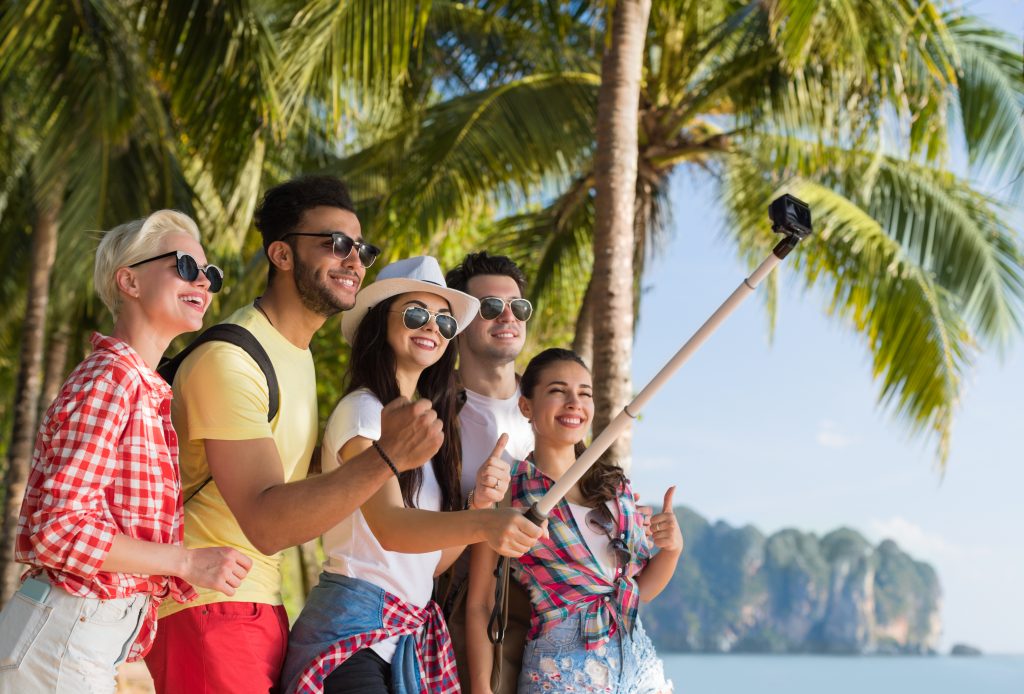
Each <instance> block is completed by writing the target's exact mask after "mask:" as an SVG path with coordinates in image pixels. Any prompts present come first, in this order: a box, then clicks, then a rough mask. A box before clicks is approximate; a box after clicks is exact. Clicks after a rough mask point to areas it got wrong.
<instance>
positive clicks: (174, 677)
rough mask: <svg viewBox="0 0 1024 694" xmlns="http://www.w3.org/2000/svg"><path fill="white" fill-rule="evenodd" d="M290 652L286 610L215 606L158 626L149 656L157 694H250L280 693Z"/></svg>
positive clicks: (186, 612) (245, 604)
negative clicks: (254, 693)
mask: <svg viewBox="0 0 1024 694" xmlns="http://www.w3.org/2000/svg"><path fill="white" fill-rule="evenodd" d="M287 648H288V614H287V613H286V612H285V609H284V607H283V606H282V605H265V604H262V603H255V602H216V603H213V604H210V605H199V606H198V607H190V608H188V609H184V610H181V611H180V612H175V613H174V614H172V615H171V616H169V617H164V618H163V619H161V620H160V621H159V622H158V625H157V632H156V641H155V642H154V643H153V648H152V650H150V652H149V653H148V654H147V655H146V666H147V667H148V668H149V672H150V674H152V675H153V683H154V685H155V686H156V691H157V694H230V693H231V692H239V694H243V693H244V694H251V693H252V692H261V693H262V692H267V691H270V690H272V689H273V690H276V689H277V680H278V677H279V676H280V674H281V666H282V665H283V664H284V656H285V652H286V651H287Z"/></svg>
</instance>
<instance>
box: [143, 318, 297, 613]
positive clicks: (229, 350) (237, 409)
mask: <svg viewBox="0 0 1024 694" xmlns="http://www.w3.org/2000/svg"><path fill="white" fill-rule="evenodd" d="M225 322H226V323H234V324H236V325H240V326H242V327H244V328H246V329H247V330H248V331H249V332H251V333H252V334H253V335H254V336H255V337H256V339H257V340H259V342H260V344H261V345H263V348H264V349H265V350H266V351H267V355H268V356H269V357H270V361H271V363H273V365H274V371H275V372H276V374H277V382H278V387H279V388H280V395H281V399H280V409H279V410H278V413H277V416H276V417H274V420H273V421H272V422H267V412H268V409H267V408H268V402H269V395H268V391H267V379H266V377H265V376H264V375H263V372H262V371H261V370H260V368H259V366H258V365H257V364H256V362H255V361H253V360H252V358H251V357H249V355H248V354H246V353H245V351H244V350H243V349H242V348H240V347H236V346H234V345H231V344H228V343H226V342H216V341H215V342H209V343H207V344H205V345H202V346H201V347H199V348H197V349H196V351H195V352H193V353H192V354H191V355H190V356H189V357H188V358H187V359H186V360H185V361H184V362H183V363H182V364H181V367H180V368H179V369H178V373H177V375H176V376H175V378H174V401H173V405H172V408H171V417H172V420H173V422H174V428H175V429H176V430H177V432H178V438H179V442H180V443H179V445H180V448H181V450H180V455H179V459H180V464H181V485H182V493H183V498H185V499H188V498H189V495H191V494H192V493H193V492H194V491H195V490H196V488H197V487H199V485H201V484H202V483H203V482H204V481H206V480H207V479H208V478H209V476H210V468H209V467H208V466H207V463H206V450H205V448H204V445H203V439H221V440H228V441H242V440H246V439H261V438H272V439H273V440H274V443H275V444H276V445H277V450H278V453H279V454H280V456H281V463H282V466H283V468H284V478H285V480H287V481H289V482H291V481H294V480H299V479H303V478H304V477H305V476H306V472H307V470H308V467H309V458H310V455H311V454H312V452H313V447H314V446H315V445H316V435H317V407H316V375H315V373H314V370H313V356H312V355H311V354H310V352H309V350H308V349H299V348H298V347H296V346H295V345H293V344H292V343H290V342H289V341H288V340H286V339H285V338H284V336H282V335H281V333H279V332H277V330H276V329H275V328H274V327H273V326H272V325H270V323H269V321H267V319H266V318H265V317H264V316H263V314H261V313H260V312H259V311H257V310H256V309H255V308H253V307H252V306H251V305H250V306H246V307H244V308H241V309H239V310H238V311H235V313H233V314H232V315H231V316H230V317H229V318H228V319H227V320H226V321H225ZM246 462H247V461H245V460H239V461H237V464H238V465H245V464H246ZM301 512H302V511H301V510H300V509H295V513H301ZM185 546H186V547H190V548H195V547H213V546H226V547H234V548H235V549H237V550H239V551H240V552H242V553H244V554H246V555H247V556H249V557H250V558H251V559H252V561H253V565H252V569H251V570H250V571H249V575H248V576H246V577H245V580H244V581H242V585H241V586H239V588H238V591H237V592H236V593H235V594H234V595H233V596H231V597H228V596H226V595H224V594H223V593H220V592H218V591H215V590H210V589H206V588H200V587H198V586H196V590H197V591H198V592H199V598H198V599H197V600H194V601H192V602H189V603H186V604H184V605H183V604H181V603H178V602H175V601H173V600H166V601H164V602H163V603H162V604H161V605H160V616H161V617H166V616H168V615H171V614H174V613H175V612H178V611H179V610H182V609H185V608H189V607H195V606H197V605H206V604H209V603H214V602H225V601H238V602H257V603H264V604H269V605H280V604H281V574H280V554H275V555H273V556H267V555H265V554H262V553H261V552H259V550H257V549H256V548H255V547H253V546H252V543H250V542H249V540H248V539H247V538H246V537H245V533H243V532H242V529H241V527H240V526H239V525H238V521H236V520H235V516H234V514H232V513H231V510H230V509H229V508H228V506H227V504H226V503H225V502H224V498H223V497H222V496H221V495H220V490H219V489H218V488H217V483H216V482H213V481H211V482H210V483H209V484H207V485H206V486H205V487H203V489H202V490H201V491H200V492H199V493H198V494H196V495H195V496H193V497H192V498H191V499H190V500H189V502H188V503H187V504H185Z"/></svg>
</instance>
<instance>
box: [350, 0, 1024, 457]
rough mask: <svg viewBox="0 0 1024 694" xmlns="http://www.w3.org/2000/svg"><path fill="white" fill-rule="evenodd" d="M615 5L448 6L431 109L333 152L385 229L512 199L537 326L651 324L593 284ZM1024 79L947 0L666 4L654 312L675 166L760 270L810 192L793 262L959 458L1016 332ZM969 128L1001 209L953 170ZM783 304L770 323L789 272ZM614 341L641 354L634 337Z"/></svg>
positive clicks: (648, 172)
mask: <svg viewBox="0 0 1024 694" xmlns="http://www.w3.org/2000/svg"><path fill="white" fill-rule="evenodd" d="M601 7H602V5H600V4H599V3H586V2H574V3H568V4H566V5H559V6H558V7H556V8H553V7H552V4H551V3H542V2H530V1H528V0H521V1H520V2H507V3H491V2H486V1H485V0H480V1H479V2H477V3H471V4H468V5H458V6H455V5H454V4H453V5H447V4H445V5H442V4H441V3H438V2H435V3H433V8H434V11H433V13H432V14H431V17H430V20H429V22H428V28H427V32H428V36H429V37H432V39H433V42H434V43H435V44H436V45H441V46H450V45H457V46H459V51H458V52H457V53H456V52H448V53H447V54H446V55H441V56H439V57H433V56H434V54H433V53H430V52H429V51H427V54H428V57H433V63H432V64H431V65H430V67H432V68H433V69H434V72H433V73H432V75H433V81H432V82H431V81H427V82H426V87H424V88H423V91H422V92H421V93H420V94H419V98H418V102H417V104H418V107H414V108H409V109H408V110H407V112H406V114H405V118H404V119H403V121H402V122H400V123H399V124H397V125H395V126H394V127H393V128H392V129H391V130H390V132H389V133H388V134H387V135H386V136H384V137H381V138H379V139H378V140H377V141H376V142H374V143H373V144H372V145H370V146H368V147H365V148H364V149H362V150H361V151H359V152H357V153H355V154H352V155H349V156H346V157H343V158H341V159H340V160H339V161H338V162H337V163H336V164H335V166H336V168H337V169H338V170H341V171H344V172H346V174H347V175H348V176H349V177H350V178H353V179H355V180H356V181H358V182H359V184H360V186H361V190H362V191H363V193H364V198H365V200H366V202H367V204H368V205H371V206H375V207H376V209H377V210H378V211H379V213H378V214H377V215H375V216H374V218H373V219H374V222H373V224H374V228H375V233H378V234H387V233H388V231H390V230H393V229H402V228H410V227H411V228H415V229H417V230H418V231H419V233H420V235H421V238H422V239H424V240H429V239H435V238H437V237H438V236H440V235H443V233H444V230H445V229H446V228H448V227H450V226H451V225H453V224H458V223H460V220H467V219H471V218H474V217H476V216H479V215H480V213H481V210H487V209H500V210H503V211H506V212H508V214H506V215H505V216H504V217H503V218H502V219H501V220H500V221H499V222H498V224H497V229H496V232H495V234H494V235H493V236H492V237H491V239H490V244H491V247H492V249H494V250H506V251H507V252H509V253H510V254H512V255H513V256H514V257H516V258H518V259H519V260H521V261H523V262H524V263H526V264H527V265H528V266H529V267H530V268H531V269H532V280H533V283H532V290H531V291H532V295H533V298H534V299H535V303H536V304H537V305H538V316H539V320H538V321H537V326H538V327H540V328H541V329H544V328H545V323H546V322H547V321H550V323H551V327H553V328H554V330H555V332H556V334H564V331H565V329H566V323H572V322H575V323H576V325H577V326H578V327H579V329H580V330H579V333H578V334H577V339H578V341H579V342H581V343H587V342H589V339H590V336H589V335H587V334H586V330H587V326H593V325H594V324H595V323H607V322H609V321H612V320H621V321H623V323H630V324H631V322H632V318H631V316H630V315H629V312H627V311H621V310H618V309H613V308H611V307H610V306H609V304H608V295H607V294H608V293H607V291H604V290H602V291H597V286H598V282H603V281H605V278H606V277H605V276H606V274H607V273H605V272H604V271H603V270H602V271H601V272H594V273H591V268H596V267H597V266H598V259H595V258H594V256H593V253H594V249H595V245H594V244H595V219H596V207H595V205H596V201H595V198H596V188H595V185H596V181H597V175H598V174H597V166H598V162H597V159H596V156H595V151H596V150H595V139H594V132H595V130H597V129H598V128H599V127H600V124H599V123H598V121H597V117H598V108H597V103H598V95H599V92H600V85H601V77H600V72H599V66H600V64H601V59H602V56H603V55H604V52H605V46H606V45H608V42H609V40H610V39H609V37H610V36H611V33H610V32H612V31H613V27H614V22H611V23H608V22H607V21H606V18H605V15H604V14H602V13H601V11H600V10H601ZM481 16H486V17H487V20H486V21H484V20H482V19H479V17H481ZM428 62H429V61H428ZM1021 73H1022V70H1021V58H1020V56H1019V54H1018V53H1017V51H1016V49H1015V47H1014V45H1013V42H1012V40H1011V39H1010V38H1009V37H1008V36H1007V35H1006V34H1004V33H1002V32H1000V31H999V30H996V29H993V28H988V27H984V26H981V25H980V24H979V23H978V22H977V21H975V20H973V19H971V18H969V17H963V16H960V15H959V14H958V13H957V12H956V11H954V10H947V11H940V10H939V9H937V8H936V7H935V6H933V5H932V4H931V3H930V2H927V0H887V1H886V2H882V3H878V2H860V1H858V0H852V1H851V2H845V3H837V4H820V3H817V2H811V1H808V0H786V1H782V0H780V1H777V2H767V3H764V2H756V3H751V2H738V1H733V0H718V1H716V2H711V3H709V2H699V1H697V0H671V1H670V0H665V1H663V2H659V3H656V4H655V6H654V7H653V9H652V12H651V16H650V23H649V26H648V29H647V33H646V50H645V53H644V71H643V79H642V81H641V89H640V99H639V108H638V114H637V137H638V144H639V156H638V160H637V163H636V165H637V172H638V176H637V183H636V190H635V194H636V203H635V207H634V210H633V212H634V235H633V236H634V245H633V256H634V260H635V266H634V273H635V274H634V277H633V280H634V292H633V297H632V298H633V301H634V303H635V302H636V292H635V287H636V286H637V285H636V282H637V280H638V279H639V277H640V276H641V273H642V271H643V266H644V264H645V262H646V261H647V260H648V259H649V258H650V255H651V253H653V252H655V251H656V250H657V248H658V247H659V245H660V244H661V243H662V241H663V239H664V228H665V227H664V222H665V219H666V217H667V214H668V213H669V212H670V209H671V208H670V206H669V205H668V204H667V203H668V201H667V197H666V196H667V192H666V191H667V185H668V180H669V178H670V176H672V175H673V174H677V173H681V172H685V171H688V172H691V173H692V174H693V175H698V176H706V175H710V177H711V178H712V180H713V182H714V183H715V184H716V186H717V188H718V190H719V192H720V196H721V200H722V204H723V207H724V208H725V210H726V212H727V214H728V218H729V220H730V227H729V228H730V231H729V232H728V234H729V236H730V237H731V238H732V239H733V241H734V243H735V244H736V248H737V251H738V252H739V254H740V255H741V257H743V258H745V259H747V260H748V261H750V262H751V263H753V262H755V261H757V260H760V259H761V258H762V257H763V256H764V255H765V254H766V253H767V251H768V249H769V248H770V245H771V244H772V239H771V233H770V232H769V231H767V230H766V229H764V224H763V222H762V221H761V220H762V219H763V218H764V209H765V205H766V204H767V202H768V201H769V200H770V199H771V198H772V197H773V196H774V195H776V194H778V193H780V192H784V191H789V192H793V193H795V194H797V195H798V196H802V197H804V198H806V199H808V201H809V202H811V203H813V205H814V209H815V214H816V217H817V219H818V229H819V234H818V235H817V236H816V237H815V238H814V239H813V240H811V241H810V242H809V243H806V244H805V248H803V249H802V250H801V253H800V254H799V259H798V261H797V262H796V263H795V264H796V265H797V266H798V269H799V270H800V271H801V274H802V277H803V280H804V281H805V282H806V283H807V284H808V285H810V284H821V283H825V284H826V286H829V287H831V289H832V292H833V301H832V302H831V304H830V306H828V307H827V313H828V314H829V315H831V316H833V317H836V318H839V319H841V320H843V321H844V323H845V324H847V325H848V326H850V327H852V328H853V329H854V330H856V331H858V332H859V333H861V334H862V335H863V336H864V339H865V340H866V345H867V347H868V349H869V351H870V353H871V355H872V359H873V362H874V373H875V375H876V377H877V378H878V379H879V381H880V384H881V390H880V399H881V400H882V402H883V403H885V404H886V405H888V406H889V407H890V408H891V411H892V412H893V413H894V414H895V415H896V416H897V417H899V418H900V419H902V420H903V421H904V422H905V423H907V424H908V425H909V426H910V427H911V428H912V429H914V430H924V431H928V432H931V433H932V434H933V435H934V437H935V440H936V443H937V457H938V459H939V460H940V461H944V460H945V458H946V454H947V452H948V446H949V435H950V431H951V427H952V414H953V412H954V410H955V406H956V403H957V400H958V397H959V394H960V388H961V379H962V375H963V373H964V371H965V369H967V368H968V367H969V365H970V361H971V357H972V354H973V352H974V351H975V350H976V349H977V345H979V344H980V343H981V341H984V342H987V343H989V344H994V345H997V346H999V345H1005V344H1007V341H1008V340H1009V339H1010V338H1011V337H1013V336H1014V335H1016V334H1017V333H1018V331H1019V328H1020V321H1021V300H1022V298H1024V272H1022V267H1021V266H1022V262H1021V253H1020V247H1019V237H1018V236H1017V235H1016V233H1015V232H1014V231H1013V230H1012V229H1010V228H1009V227H1008V226H1007V224H1006V223H1005V222H1004V221H1002V219H1001V215H1000V212H1001V206H1002V205H1004V204H1009V203H1010V202H1011V201H1015V197H1014V196H1015V195H1016V194H1018V193H1019V192H1020V189H1021V186H1022V185H1024V183H1022V180H1024V179H1022V178H1021V177H1019V173H1020V172H1021V171H1022V169H1024V127H1022V124H1021V122H1020V119H1019V113H1020V109H1021V107H1022V105H1024V79H1022V75H1021ZM959 139H962V140H963V141H964V143H965V146H966V150H967V152H968V157H969V160H970V162H971V167H972V168H971V171H972V175H973V176H974V177H975V178H976V179H979V177H980V178H982V179H984V180H985V182H986V184H987V185H989V186H990V187H995V188H999V187H1000V186H1001V187H1002V188H1001V190H1002V191H1003V195H1004V199H1003V200H997V199H994V198H992V197H990V196H986V195H983V194H981V193H979V192H978V191H977V190H975V188H974V187H973V186H972V184H971V183H969V182H968V181H967V180H964V179H962V178H959V177H957V176H954V175H952V174H950V173H948V172H946V171H944V167H945V166H946V164H947V162H948V160H949V157H950V151H951V147H952V145H951V144H950V143H951V142H955V141H957V140H959ZM620 255H621V254H620ZM767 294H768V297H769V302H768V306H769V313H770V315H774V301H775V295H776V291H775V284H774V282H771V283H769V286H768V292H767ZM584 297H586V301H584ZM579 307H582V310H581V312H580V313H579V314H578V313H577V310H579ZM559 316H561V320H559ZM597 316H599V317H600V319H599V320H595V318H596V317H597ZM566 317H568V320H566ZM577 318H578V319H579V320H577ZM606 327H607V326H606ZM599 342H600V343H601V344H602V345H606V344H609V343H606V342H604V341H599ZM609 349H611V350H613V353H614V355H615V357H614V359H612V361H614V362H615V363H618V364H628V363H629V361H630V352H629V343H628V340H626V341H623V340H618V341H615V342H614V343H610V345H609ZM607 360H608V357H602V358H601V359H600V360H595V361H600V362H601V363H603V362H605V361H607ZM603 368H604V367H603V366H599V367H598V368H597V369H596V370H595V382H596V383H597V386H598V393H597V395H598V399H599V400H604V401H605V402H606V403H610V405H608V404H606V405H605V406H604V408H603V409H604V411H605V412H612V411H614V409H615V407H616V406H621V404H622V397H623V396H622V393H621V392H616V393H615V394H614V395H613V394H612V393H609V392H607V391H606V390H605V387H606V385H608V383H609V381H608V377H607V374H605V373H603V372H602V369H603ZM616 383H617V385H621V381H617V382H616ZM627 394H628V393H627Z"/></svg>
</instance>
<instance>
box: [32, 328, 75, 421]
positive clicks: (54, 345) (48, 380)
mask: <svg viewBox="0 0 1024 694" xmlns="http://www.w3.org/2000/svg"><path fill="white" fill-rule="evenodd" d="M70 343H71V328H70V327H69V326H68V324H67V323H66V322H63V321H61V322H60V324H59V325H57V326H56V327H55V328H54V329H53V330H52V332H51V334H50V348H49V349H48V350H47V351H46V367H45V369H44V370H43V391H42V393H41V394H40V397H39V407H38V408H37V411H38V413H39V414H40V415H42V414H43V413H44V412H46V409H47V408H48V407H49V406H50V403H51V402H53V401H54V398H56V397H57V392H58V391H59V390H60V387H61V385H63V383H64V367H65V366H66V365H67V363H68V347H69V345H70Z"/></svg>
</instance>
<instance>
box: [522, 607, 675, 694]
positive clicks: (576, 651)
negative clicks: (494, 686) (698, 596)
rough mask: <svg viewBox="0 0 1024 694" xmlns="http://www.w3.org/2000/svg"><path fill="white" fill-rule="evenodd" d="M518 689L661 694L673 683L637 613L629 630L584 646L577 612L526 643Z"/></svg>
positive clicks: (527, 693) (529, 691) (524, 692)
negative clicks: (589, 647)
mask: <svg viewBox="0 0 1024 694" xmlns="http://www.w3.org/2000/svg"><path fill="white" fill-rule="evenodd" d="M518 689H519V694H533V692H605V693H607V694H665V693H667V692H671V691H672V683H671V682H670V681H669V680H667V679H665V668H664V666H663V664H662V662H661V659H660V658H658V654H657V653H655V651H654V644H653V643H651V639H650V637H648V636H647V632H646V631H644V627H643V624H641V623H640V618H639V617H638V618H637V621H636V624H635V625H634V626H633V633H632V634H626V633H623V630H622V629H618V630H616V632H615V634H614V635H613V636H612V637H611V639H610V640H609V641H608V642H607V643H606V644H604V645H603V646H600V647H599V648H597V649H595V650H592V651H588V650H586V645H585V642H584V640H583V616H582V613H581V612H576V613H574V614H571V615H569V617H568V618H566V619H565V620H564V621H562V622H559V623H558V624H556V625H555V626H553V627H551V629H549V630H548V631H547V632H546V633H545V634H542V635H541V636H540V637H538V638H537V639H534V640H531V641H527V642H526V650H525V651H524V652H523V669H522V671H521V672H520V674H519V688H518Z"/></svg>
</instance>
